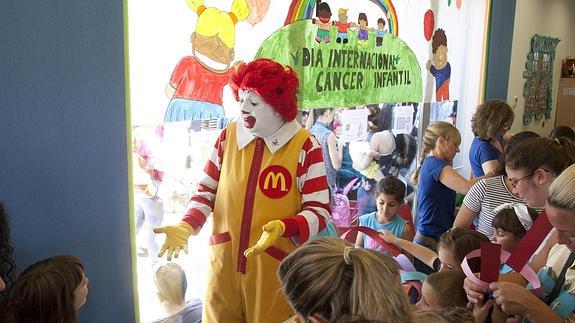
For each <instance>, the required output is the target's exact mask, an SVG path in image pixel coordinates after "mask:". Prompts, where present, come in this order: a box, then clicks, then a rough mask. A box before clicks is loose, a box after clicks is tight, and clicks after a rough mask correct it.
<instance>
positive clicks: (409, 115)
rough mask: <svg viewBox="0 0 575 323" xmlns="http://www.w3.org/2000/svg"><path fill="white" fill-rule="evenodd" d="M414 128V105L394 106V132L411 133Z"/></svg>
mask: <svg viewBox="0 0 575 323" xmlns="http://www.w3.org/2000/svg"><path fill="white" fill-rule="evenodd" d="M412 129H413V106H412V105H396V106H395V107H394V108H393V124H392V132H393V133H394V134H396V135H397V134H400V133H405V134H410V133H411V130H412Z"/></svg>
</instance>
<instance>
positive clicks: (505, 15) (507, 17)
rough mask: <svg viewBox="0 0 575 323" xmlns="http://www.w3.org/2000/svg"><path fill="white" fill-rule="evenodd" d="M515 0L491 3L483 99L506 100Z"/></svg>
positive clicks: (498, 0)
mask: <svg viewBox="0 0 575 323" xmlns="http://www.w3.org/2000/svg"><path fill="white" fill-rule="evenodd" d="M515 2H516V0H492V1H491V33H490V35H489V54H488V55H489V56H488V57H489V58H488V65H487V84H486V85H487V86H486V87H485V99H486V100H487V99H502V100H504V101H506V100H507V88H508V85H509V64H510V63H511V47H512V45H513V23H514V21H515V4H516V3H515Z"/></svg>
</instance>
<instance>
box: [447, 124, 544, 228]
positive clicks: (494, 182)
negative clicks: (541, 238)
mask: <svg viewBox="0 0 575 323" xmlns="http://www.w3.org/2000/svg"><path fill="white" fill-rule="evenodd" d="M538 137H539V135H538V134H536V133H535V132H532V131H522V132H519V133H516V134H515V135H513V137H511V139H510V140H509V144H507V147H506V150H507V151H510V150H511V149H513V147H515V146H517V145H518V144H520V143H522V142H523V141H525V140H527V139H530V138H538ZM499 164H500V165H501V167H500V168H499V171H498V175H499V176H495V177H490V178H485V179H482V180H480V181H478V182H477V183H475V184H474V185H473V186H472V187H471V189H470V190H469V192H468V193H467V194H466V195H465V198H464V199H463V204H462V205H461V208H460V209H459V212H458V213H457V217H456V218H455V222H454V223H453V227H454V228H462V229H465V228H469V226H470V225H471V223H472V222H473V223H474V224H475V228H476V229H477V231H479V232H481V233H483V234H484V235H485V236H486V237H489V238H490V237H492V236H493V227H492V225H491V221H493V217H495V212H493V210H494V209H495V208H496V207H498V206H500V205H501V204H505V203H520V204H525V203H524V202H523V200H522V199H521V198H520V197H519V196H517V195H515V194H513V186H512V183H511V182H510V181H509V178H508V177H507V174H506V173H505V160H504V158H503V156H502V157H501V158H500V162H499ZM535 209H536V210H537V211H538V212H539V211H541V210H542V209H543V207H540V208H535Z"/></svg>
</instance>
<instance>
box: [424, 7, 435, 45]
mask: <svg viewBox="0 0 575 323" xmlns="http://www.w3.org/2000/svg"><path fill="white" fill-rule="evenodd" d="M434 28H435V16H434V15H433V11H431V9H429V10H427V11H426V12H425V15H424V16H423V36H424V37H425V39H426V40H427V41H430V40H431V36H433V29H434Z"/></svg>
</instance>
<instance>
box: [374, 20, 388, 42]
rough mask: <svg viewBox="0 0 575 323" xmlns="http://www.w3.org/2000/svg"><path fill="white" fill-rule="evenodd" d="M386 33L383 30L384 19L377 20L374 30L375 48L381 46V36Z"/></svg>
mask: <svg viewBox="0 0 575 323" xmlns="http://www.w3.org/2000/svg"><path fill="white" fill-rule="evenodd" d="M386 33H387V31H386V30H385V19H383V18H379V19H377V29H376V30H375V46H378V47H379V46H381V45H382V44H383V36H385V34H386Z"/></svg>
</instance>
